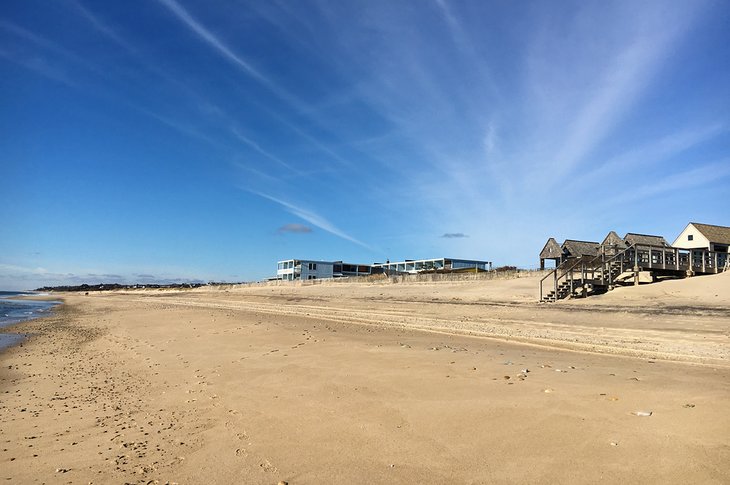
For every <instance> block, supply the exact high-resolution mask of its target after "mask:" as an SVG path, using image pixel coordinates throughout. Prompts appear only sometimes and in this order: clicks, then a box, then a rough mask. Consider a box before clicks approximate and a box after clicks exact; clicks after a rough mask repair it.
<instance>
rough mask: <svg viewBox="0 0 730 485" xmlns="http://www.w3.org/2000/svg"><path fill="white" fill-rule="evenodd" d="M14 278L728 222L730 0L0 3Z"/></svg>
mask: <svg viewBox="0 0 730 485" xmlns="http://www.w3.org/2000/svg"><path fill="white" fill-rule="evenodd" d="M0 19H1V20H0V68H1V69H2V76H0V103H1V106H2V109H1V110H0V133H2V136H0V173H2V190H1V191H0V204H1V207H2V212H3V216H4V217H3V222H2V226H0V227H2V229H1V232H0V287H3V288H7V289H11V288H32V287H36V286H39V285H43V284H63V283H81V282H89V283H95V282H101V281H104V282H152V281H186V280H195V279H200V280H204V281H207V280H217V281H246V280H248V281H250V280H256V279H261V278H265V277H267V276H270V275H272V274H274V273H275V271H276V261H277V260H280V259H288V258H311V259H324V260H333V259H343V260H345V261H350V262H355V263H369V262H376V261H384V260H386V259H390V260H402V259H406V258H409V259H418V258H429V257H440V256H448V257H462V258H472V259H484V260H489V261H493V262H494V263H495V264H497V265H502V264H515V265H518V266H524V267H534V266H535V265H536V264H537V254H538V253H539V251H540V249H541V248H542V246H543V244H544V242H545V240H546V239H547V238H548V237H550V236H553V237H556V238H557V239H559V240H562V239H565V238H573V239H586V240H600V239H602V238H603V237H604V236H605V234H607V233H608V232H609V231H610V230H616V231H617V232H619V233H620V234H623V233H626V232H641V233H650V234H661V235H664V236H665V237H666V238H667V239H669V240H673V238H674V237H675V236H676V235H677V234H678V233H679V232H680V231H681V230H682V229H683V228H684V226H685V225H686V223H687V222H689V221H696V222H704V223H710V224H721V225H730V216H728V214H729V212H728V209H729V206H728V199H730V197H729V196H730V150H729V148H730V136H729V135H730V119H729V116H728V113H730V48H728V46H729V45H730V29H728V28H727V26H728V23H729V21H730V5H729V4H728V3H727V2H724V1H697V0H692V1H688V2H681V1H671V2H667V1H662V2H634V1H625V2H624V1H617V2H603V1H600V2H599V1H595V2H591V1H588V2H586V1H579V2H567V1H561V2H507V1H497V2H489V1H484V0H477V1H448V0H434V1H427V0H419V1H405V0H404V1H395V2H394V1H377V0H368V1H364V0H363V1H342V2H339V1H338V2H334V1H296V2H294V1H279V0H272V1H260V2H247V1H215V2H193V1H190V0H145V1H133V0H130V1H125V2H104V1H94V2H92V1H71V0H58V1H53V2H47V1H34V0H17V1H13V0H9V1H5V2H2V4H1V5H0Z"/></svg>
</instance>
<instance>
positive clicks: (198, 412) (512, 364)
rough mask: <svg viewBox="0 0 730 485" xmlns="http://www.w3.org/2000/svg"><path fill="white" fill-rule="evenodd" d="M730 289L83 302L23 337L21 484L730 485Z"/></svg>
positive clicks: (4, 416) (11, 434)
mask: <svg viewBox="0 0 730 485" xmlns="http://www.w3.org/2000/svg"><path fill="white" fill-rule="evenodd" d="M728 277H730V274H727V275H718V276H712V277H702V278H695V279H693V280H684V281H676V282H665V283H661V284H656V285H650V286H642V287H639V288H621V289H618V290H615V291H613V292H610V293H608V294H607V295H603V296H601V297H592V298H589V299H586V300H573V301H566V302H560V303H558V304H555V305H539V304H537V303H535V302H534V300H535V299H536V292H537V291H536V288H537V287H536V283H537V280H536V279H535V278H521V279H516V280H493V281H474V282H459V283H448V282H439V283H413V284H397V285H395V284H378V283H368V284H344V283H333V284H317V285H310V286H291V285H282V286H258V287H256V286H254V287H228V288H220V289H208V288H205V289H200V290H193V291H188V292H180V291H156V290H148V291H130V292H108V293H101V294H92V295H89V296H83V295H63V298H64V300H65V302H66V304H65V305H64V306H63V307H62V308H60V309H59V310H58V311H57V312H56V314H55V315H54V316H53V317H50V318H46V319H41V320H36V321H32V322H26V323H24V324H21V325H19V326H16V327H11V328H9V329H7V330H8V331H16V332H17V331H21V332H32V333H33V334H34V336H32V337H30V338H29V339H28V340H27V341H26V342H25V343H24V344H23V346H22V347H14V348H11V349H8V350H6V351H4V352H3V353H0V479H5V480H7V481H8V482H9V483H36V482H37V483H42V482H45V483H85V484H86V483H90V482H91V483H167V482H170V483H173V482H176V483H204V482H207V483H234V482H236V483H272V484H276V483H277V482H279V481H280V480H284V481H288V482H289V483H290V484H298V483H414V482H425V483H556V482H559V483H586V482H599V481H604V480H605V481H611V482H616V481H621V482H625V483H728V482H729V481H730V465H728V463H730V445H728V440H727V437H728V436H730V412H728V409H729V408H728V404H727V403H728V402H730V401H729V398H730V362H729V359H728V347H729V345H728V344H729V343H730V318H728V315H730V301H729V299H728V298H729V296H728V295H730V292H728V283H730V278H728ZM715 295H717V296H715ZM637 412H639V414H641V413H642V412H643V413H647V414H648V413H651V415H650V416H637V415H636V413H637Z"/></svg>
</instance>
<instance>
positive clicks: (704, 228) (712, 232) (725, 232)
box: [690, 222, 730, 244]
mask: <svg viewBox="0 0 730 485" xmlns="http://www.w3.org/2000/svg"><path fill="white" fill-rule="evenodd" d="M690 224H692V225H693V226H694V227H695V228H697V230H698V231H700V232H701V233H702V235H703V236H705V237H706V238H707V239H709V240H710V242H712V243H719V244H730V227H725V226H714V225H712V224H700V223H697V222H691V223H690Z"/></svg>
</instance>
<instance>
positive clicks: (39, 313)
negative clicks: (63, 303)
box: [0, 290, 60, 350]
mask: <svg viewBox="0 0 730 485" xmlns="http://www.w3.org/2000/svg"><path fill="white" fill-rule="evenodd" d="M34 294H37V293H32V292H24V291H3V290H0V328H2V327H7V326H8V325H12V324H14V323H18V322H23V321H25V320H31V319H33V318H40V317H43V316H45V315H47V314H48V312H50V311H51V309H52V308H53V307H54V306H56V305H58V304H59V303H60V302H57V301H32V300H14V299H11V298H13V297H17V296H22V295H34ZM24 337H25V336H24V335H23V334H17V333H3V334H0V350H2V349H4V348H6V347H9V346H11V345H15V344H17V343H18V342H20V341H22V340H23V338H24Z"/></svg>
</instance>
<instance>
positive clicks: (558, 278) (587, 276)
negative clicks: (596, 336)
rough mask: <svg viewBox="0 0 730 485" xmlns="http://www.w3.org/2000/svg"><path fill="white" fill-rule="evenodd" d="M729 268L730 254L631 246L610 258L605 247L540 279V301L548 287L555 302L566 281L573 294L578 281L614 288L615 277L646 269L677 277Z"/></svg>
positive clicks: (652, 246)
mask: <svg viewBox="0 0 730 485" xmlns="http://www.w3.org/2000/svg"><path fill="white" fill-rule="evenodd" d="M729 267H730V254H729V253H727V252H718V251H708V250H705V249H679V248H673V247H669V246H657V245H652V244H632V245H630V246H629V247H628V248H626V249H624V250H622V251H620V252H618V253H616V254H613V255H610V254H607V253H606V252H605V248H602V250H601V252H600V253H599V254H598V255H597V256H581V257H578V258H570V259H567V260H566V261H563V262H562V263H561V264H559V265H558V266H557V267H556V268H555V269H554V270H552V271H551V272H549V273H548V274H546V275H545V276H544V277H543V278H542V279H541V280H540V301H543V300H544V298H545V296H546V295H545V290H546V289H547V288H549V286H552V291H553V295H554V296H555V299H559V295H558V288H559V287H560V286H561V284H562V283H564V282H566V283H569V284H568V287H569V288H570V291H573V290H574V288H575V282H576V280H578V281H580V282H581V284H586V283H591V284H594V285H601V286H608V287H611V286H613V285H614V283H615V279H616V277H618V276H619V275H621V274H623V273H626V272H628V271H632V272H634V273H637V274H638V272H639V271H647V270H654V271H657V270H661V271H666V272H668V273H675V274H677V273H684V274H695V273H699V274H708V273H720V272H722V271H724V270H727V269H729ZM576 273H578V275H577V277H576ZM549 278H552V285H549V284H546V280H548V279H549ZM548 285H549V286H548Z"/></svg>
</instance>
